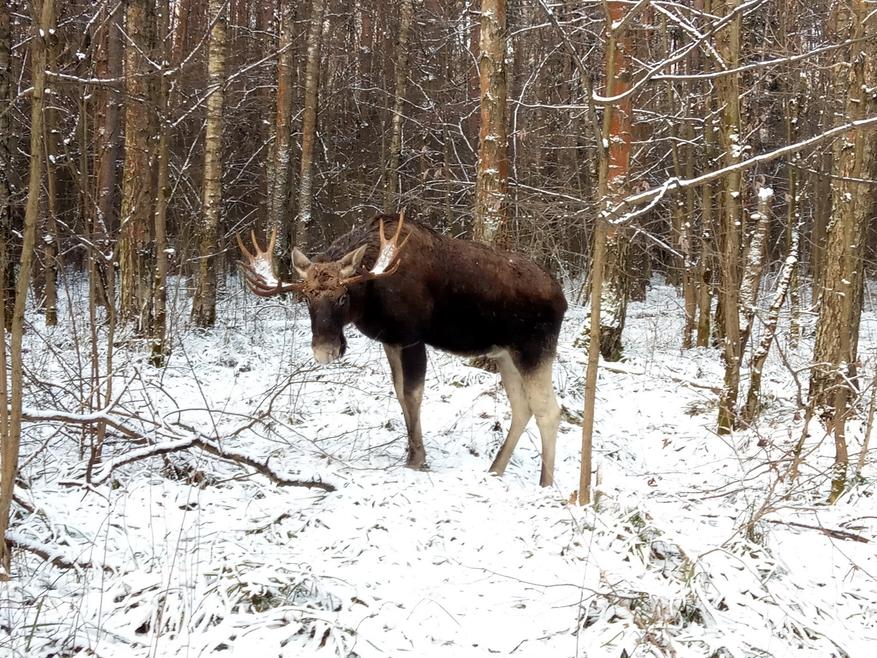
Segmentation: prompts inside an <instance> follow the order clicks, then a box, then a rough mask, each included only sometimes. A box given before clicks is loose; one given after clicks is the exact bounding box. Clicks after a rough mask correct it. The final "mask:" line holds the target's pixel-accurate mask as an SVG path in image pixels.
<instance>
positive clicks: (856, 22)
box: [810, 0, 877, 502]
mask: <svg viewBox="0 0 877 658" xmlns="http://www.w3.org/2000/svg"><path fill="white" fill-rule="evenodd" d="M868 4H869V3H868V2H867V0H850V2H848V3H845V4H843V5H840V6H839V8H838V27H839V29H841V30H845V31H846V33H847V34H848V35H849V38H850V41H851V43H853V45H852V46H851V47H850V52H849V59H848V62H847V65H846V66H840V67H837V68H836V69H835V70H836V73H837V75H838V82H837V85H836V89H838V90H843V93H844V96H845V105H846V107H845V113H844V116H845V118H846V119H848V120H850V119H853V120H855V119H861V118H864V117H868V116H874V115H875V113H877V97H875V94H874V93H873V92H872V91H871V92H869V91H868V90H869V85H870V86H873V82H874V80H877V21H875V20H874V16H873V11H872V13H871V15H870V19H871V20H870V21H867V20H866V17H868V16H869V13H868V12H869V10H870V9H869V7H868ZM875 165H877V139H875V131H874V130H873V129H872V130H870V131H859V132H856V133H853V134H849V135H845V136H844V137H842V138H841V139H839V140H837V142H836V144H835V149H834V168H833V170H832V173H833V177H832V182H831V186H832V207H833V209H834V211H833V214H832V220H831V223H830V224H829V226H828V231H827V242H826V248H825V261H824V263H823V266H822V269H823V271H822V279H821V287H822V291H821V303H820V305H819V319H818V321H817V323H816V342H815V346H814V350H813V361H814V366H813V369H812V371H811V374H810V405H812V407H813V409H814V410H816V411H817V413H819V415H820V416H821V417H822V418H823V420H824V421H825V422H826V423H827V425H828V427H829V428H830V429H831V430H832V432H833V434H834V437H835V470H834V477H833V481H832V490H831V495H830V498H829V500H830V501H831V502H834V501H836V500H837V498H838V497H839V496H840V495H841V494H842V493H843V491H844V489H845V487H846V471H847V466H848V452H847V446H846V434H845V424H846V416H847V413H848V410H849V405H850V403H851V401H852V398H853V395H854V394H855V391H854V389H853V388H852V386H853V384H852V382H853V380H854V379H855V365H854V364H855V362H856V356H857V354H856V353H857V345H858V340H857V339H858V330H859V319H860V317H861V313H862V286H863V282H864V272H863V268H864V262H863V256H864V243H865V237H866V231H867V228H868V222H869V219H870V217H871V212H872V210H873V205H874V196H873V191H872V190H869V189H867V188H865V189H863V188H862V186H860V184H859V183H858V182H857V181H858V180H861V179H864V178H868V177H869V176H871V175H873V173H874V172H875V171H877V169H875Z"/></svg>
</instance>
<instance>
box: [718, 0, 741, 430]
mask: <svg viewBox="0 0 877 658" xmlns="http://www.w3.org/2000/svg"><path fill="white" fill-rule="evenodd" d="M739 4H740V0H725V2H724V3H721V2H719V3H716V5H718V6H715V5H714V7H713V9H714V11H715V13H716V14H717V15H719V16H727V15H729V14H731V13H732V12H734V11H735V10H736V9H737V6H738V5H739ZM740 26H741V20H740V15H739V13H738V14H737V15H736V16H735V17H734V18H733V19H731V21H730V23H729V24H728V26H727V27H726V28H724V29H722V30H721V31H720V32H719V33H718V34H717V35H716V41H717V42H718V52H719V55H720V56H721V57H722V61H724V63H725V65H726V66H727V67H728V68H729V69H735V68H737V66H738V64H739V61H740ZM717 86H718V95H719V99H718V100H719V105H720V106H721V107H722V108H723V109H722V120H721V123H720V126H719V144H720V146H721V148H722V150H723V151H724V153H725V156H724V158H725V165H726V166H731V165H735V164H737V163H738V162H740V160H741V154H742V148H743V144H742V139H743V135H742V134H741V130H740V81H739V74H737V73H733V74H730V75H724V76H722V77H720V78H719V79H718V81H717ZM742 193H743V175H742V172H740V171H739V170H737V171H735V172H732V173H730V174H728V175H727V176H725V179H724V189H723V198H722V213H723V214H722V234H723V235H722V237H723V243H724V244H723V249H722V291H721V292H722V311H723V319H724V329H725V331H724V347H725V382H724V387H723V389H722V395H721V397H720V399H719V418H718V432H719V434H727V433H729V432H730V431H731V430H733V429H734V424H735V421H736V416H737V392H738V388H739V386H740V360H741V357H742V345H741V342H740V303H739V296H740V273H739V260H740V227H741V226H742V225H743V207H742V198H741V196H742Z"/></svg>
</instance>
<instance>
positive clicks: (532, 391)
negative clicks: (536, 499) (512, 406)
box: [523, 359, 560, 487]
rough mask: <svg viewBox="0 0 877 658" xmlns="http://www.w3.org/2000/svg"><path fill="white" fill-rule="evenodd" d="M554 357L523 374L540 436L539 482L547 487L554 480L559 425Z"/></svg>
mask: <svg viewBox="0 0 877 658" xmlns="http://www.w3.org/2000/svg"><path fill="white" fill-rule="evenodd" d="M553 362H554V359H549V360H547V361H546V362H545V363H543V364H542V365H540V366H539V367H538V368H536V369H535V370H534V371H532V372H529V373H527V374H525V375H524V376H523V381H524V390H526V392H527V400H528V401H529V403H530V408H531V409H532V410H533V415H534V416H536V425H538V426H539V434H540V436H541V437H542V475H541V477H540V479H539V484H541V485H542V486H543V487H547V486H549V485H551V484H552V483H553V482H554V451H555V445H556V443H557V428H558V426H559V425H560V407H559V406H558V405H557V398H556V397H555V396H554V383H553V382H552V380H551V371H552V365H553Z"/></svg>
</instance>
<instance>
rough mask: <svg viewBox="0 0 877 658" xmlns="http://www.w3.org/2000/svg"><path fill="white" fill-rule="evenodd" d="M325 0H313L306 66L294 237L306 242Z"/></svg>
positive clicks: (315, 135) (309, 218) (312, 182)
mask: <svg viewBox="0 0 877 658" xmlns="http://www.w3.org/2000/svg"><path fill="white" fill-rule="evenodd" d="M324 6H325V0H313V3H312V4H311V20H310V26H309V28H308V55H307V64H306V66H305V90H304V109H303V112H302V126H301V168H300V175H299V186H298V214H297V215H296V224H295V235H294V240H295V241H296V242H297V243H301V244H303V243H304V241H305V240H306V236H307V234H308V232H309V230H310V227H311V220H312V206H313V201H314V199H313V195H314V192H313V186H314V179H313V169H314V143H315V141H316V137H317V95H318V91H319V87H320V43H321V41H322V34H323V9H324Z"/></svg>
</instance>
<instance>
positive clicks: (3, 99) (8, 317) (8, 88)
mask: <svg viewBox="0 0 877 658" xmlns="http://www.w3.org/2000/svg"><path fill="white" fill-rule="evenodd" d="M10 14H11V8H10V6H9V3H8V2H3V3H0V295H2V296H3V299H2V300H0V304H2V306H3V315H4V326H5V327H6V328H7V329H10V328H11V325H10V324H9V323H10V322H12V315H13V311H14V306H15V255H14V252H15V250H14V249H13V236H14V233H13V226H12V218H13V216H14V213H13V208H12V182H11V180H10V172H11V169H12V150H11V147H10V138H11V131H10V125H11V119H12V114H11V112H10V111H9V110H10V109H11V102H12V98H11V93H12V56H11V50H12V32H11V30H10ZM2 371H3V372H4V373H5V372H6V369H5V368H3V370H2ZM4 399H5V398H4Z"/></svg>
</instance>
